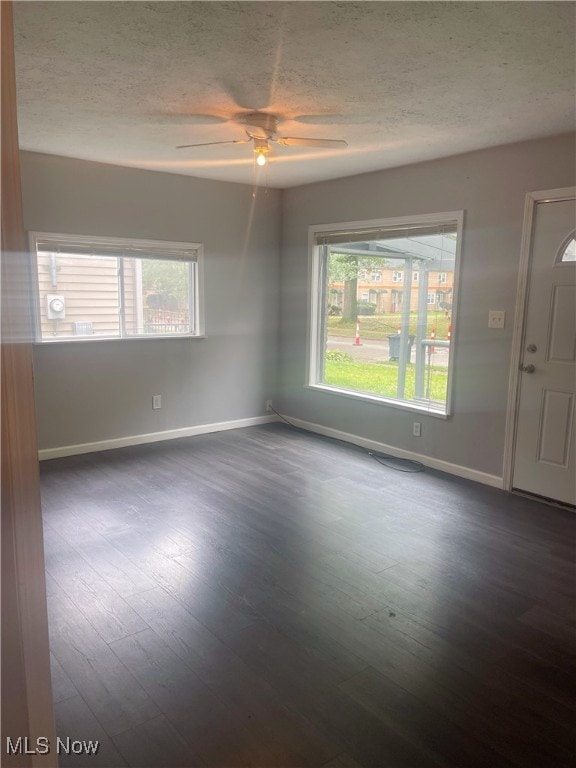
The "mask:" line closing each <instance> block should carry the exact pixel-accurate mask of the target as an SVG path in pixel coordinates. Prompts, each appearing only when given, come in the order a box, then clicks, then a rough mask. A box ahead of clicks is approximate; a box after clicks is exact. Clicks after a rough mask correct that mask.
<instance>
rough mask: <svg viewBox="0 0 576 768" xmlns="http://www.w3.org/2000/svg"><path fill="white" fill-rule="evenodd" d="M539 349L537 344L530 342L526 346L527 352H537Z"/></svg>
mask: <svg viewBox="0 0 576 768" xmlns="http://www.w3.org/2000/svg"><path fill="white" fill-rule="evenodd" d="M537 349H538V347H537V346H536V344H528V346H527V347H526V351H527V352H536V350H537Z"/></svg>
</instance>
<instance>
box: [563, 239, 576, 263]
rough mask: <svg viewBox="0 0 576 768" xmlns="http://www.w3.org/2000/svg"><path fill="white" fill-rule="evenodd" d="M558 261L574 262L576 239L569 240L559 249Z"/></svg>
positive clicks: (575, 258)
mask: <svg viewBox="0 0 576 768" xmlns="http://www.w3.org/2000/svg"><path fill="white" fill-rule="evenodd" d="M560 250H561V258H560V261H576V238H574V237H573V238H571V239H570V240H569V241H568V242H567V243H566V246H565V247H564V248H561V249H560Z"/></svg>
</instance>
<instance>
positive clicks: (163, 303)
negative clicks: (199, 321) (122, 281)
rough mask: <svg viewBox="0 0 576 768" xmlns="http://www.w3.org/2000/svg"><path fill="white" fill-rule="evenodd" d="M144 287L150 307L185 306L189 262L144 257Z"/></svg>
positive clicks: (174, 307)
mask: <svg viewBox="0 0 576 768" xmlns="http://www.w3.org/2000/svg"><path fill="white" fill-rule="evenodd" d="M142 289H143V293H144V296H146V297H147V298H146V303H147V305H148V306H149V307H157V308H162V309H170V310H178V309H182V308H185V307H186V306H187V303H188V264H185V263H182V262H177V261H161V260H160V259H142Z"/></svg>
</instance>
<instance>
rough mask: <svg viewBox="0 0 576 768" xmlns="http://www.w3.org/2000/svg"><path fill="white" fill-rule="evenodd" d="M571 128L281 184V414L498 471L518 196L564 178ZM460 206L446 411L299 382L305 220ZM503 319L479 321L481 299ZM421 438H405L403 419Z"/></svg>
mask: <svg viewBox="0 0 576 768" xmlns="http://www.w3.org/2000/svg"><path fill="white" fill-rule="evenodd" d="M574 163H575V158H574V136H572V135H571V136H561V137H556V138H551V139H545V140H539V141H532V142H524V143H520V144H511V145H507V146H503V147H497V148H495V149H489V150H484V151H480V152H472V153H469V154H465V155H460V156H455V157H449V158H446V159H442V160H437V161H434V162H427V163H420V164H417V165H412V166H406V167H403V168H395V169H392V170H388V171H379V172H376V173H371V174H364V175H361V176H354V177H349V178H344V179H338V180H336V181H329V182H325V183H319V184H311V185H307V186H303V187H299V188H294V189H289V190H286V191H285V193H284V198H283V238H282V242H283V251H282V268H281V307H282V311H281V324H280V325H281V371H280V379H279V380H280V382H281V387H282V388H281V393H280V400H279V402H280V407H281V409H282V412H283V413H284V414H286V415H287V416H293V417H296V418H300V419H304V420H307V421H311V422H316V423H318V424H321V425H323V426H326V427H331V428H334V429H339V430H343V431H345V432H350V433H353V434H355V435H359V436H361V437H364V438H367V439H371V440H377V441H380V442H383V443H387V444H388V445H392V446H396V447H399V448H402V449H405V450H411V451H416V452H418V453H421V454H424V455H429V456H433V457H435V458H437V459H442V460H444V461H448V462H452V463H454V464H458V465H461V466H465V467H469V468H472V469H475V470H477V471H480V472H486V473H489V474H494V475H498V476H500V475H501V474H502V463H503V449H504V428H505V417H506V407H507V387H508V376H509V359H510V352H511V340H512V330H513V322H514V308H515V297H516V285H517V274H518V264H519V256H520V242H521V233H522V219H523V207H524V196H525V193H526V192H533V191H536V190H544V189H552V188H556V187H565V186H571V185H573V184H574V183H575V180H574ZM461 209H464V210H465V224H464V238H463V255H462V269H461V282H460V301H459V314H458V328H457V329H456V333H455V338H456V343H457V349H456V354H455V369H454V399H453V414H454V415H453V416H452V417H450V418H449V419H448V420H442V419H438V418H435V417H432V416H428V415H420V414H415V413H412V412H408V411H402V410H399V409H397V408H392V407H390V406H386V405H379V404H370V403H365V402H356V401H354V400H351V399H350V398H345V397H341V396H338V395H334V394H330V393H323V392H318V391H314V390H311V389H306V388H305V387H304V381H305V363H306V329H307V320H306V318H307V307H308V295H309V294H308V284H307V281H308V250H307V234H308V232H307V228H308V226H309V225H311V224H329V223H333V222H344V221H353V220H359V219H371V218H386V217H393V216H406V215H412V214H424V213H436V212H442V211H453V210H461ZM489 309H504V310H505V311H506V328H505V329H504V330H493V329H489V328H488V327H487V319H488V310H489ZM414 420H418V421H421V422H422V437H420V438H416V437H412V422H413V421H414Z"/></svg>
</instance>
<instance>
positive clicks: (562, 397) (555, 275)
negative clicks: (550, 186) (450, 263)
mask: <svg viewBox="0 0 576 768" xmlns="http://www.w3.org/2000/svg"><path fill="white" fill-rule="evenodd" d="M575 229H576V203H575V201H574V199H568V200H551V201H544V200H542V201H539V202H536V203H535V210H534V224H533V229H532V247H531V254H530V266H529V283H528V295H527V305H526V313H525V322H524V335H523V346H522V353H521V356H520V371H521V373H520V391H519V401H518V402H519V404H518V412H517V420H516V441H515V452H514V464H513V476H512V485H513V487H514V488H516V489H518V490H522V491H527V492H529V493H534V494H537V495H539V496H544V497H546V498H549V499H554V500H556V501H560V502H563V503H564V504H572V505H576V445H575V443H576V408H575V400H576V241H575V240H574V237H575Z"/></svg>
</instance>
